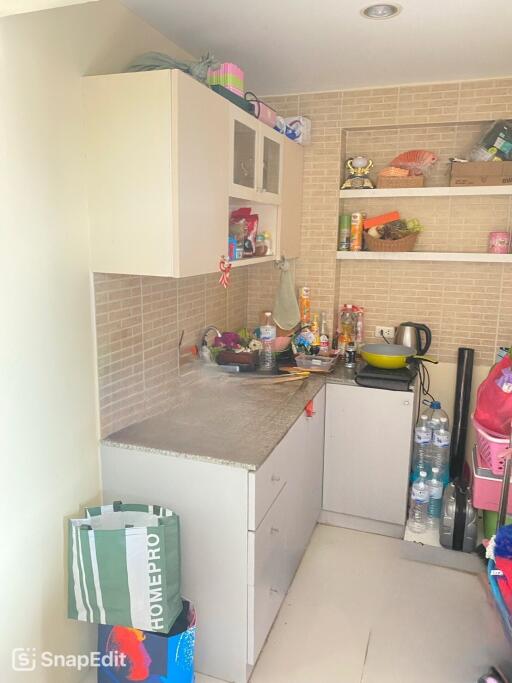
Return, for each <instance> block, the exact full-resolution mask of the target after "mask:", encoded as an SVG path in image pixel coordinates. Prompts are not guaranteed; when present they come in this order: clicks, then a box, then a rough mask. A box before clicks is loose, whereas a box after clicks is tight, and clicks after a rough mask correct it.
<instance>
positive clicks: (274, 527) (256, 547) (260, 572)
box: [247, 486, 291, 664]
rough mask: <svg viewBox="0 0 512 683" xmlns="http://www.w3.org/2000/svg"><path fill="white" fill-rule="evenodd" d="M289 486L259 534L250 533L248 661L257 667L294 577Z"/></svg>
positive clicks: (276, 502)
mask: <svg viewBox="0 0 512 683" xmlns="http://www.w3.org/2000/svg"><path fill="white" fill-rule="evenodd" d="M286 494H287V487H286V486H285V487H284V488H283V490H282V491H281V493H280V494H279V496H278V498H277V500H276V501H275V502H274V504H273V505H272V507H271V508H270V510H269V511H268V513H267V515H266V517H265V519H264V520H263V521H262V523H261V524H260V526H259V527H258V529H257V531H249V532H248V576H247V582H248V584H249V589H248V648H247V649H248V661H249V664H255V662H256V659H257V658H258V655H259V653H260V650H261V648H262V647H263V644H264V642H265V640H266V638H267V635H268V633H269V631H270V628H271V626H272V624H273V622H274V619H275V618H276V615H277V612H278V610H279V607H280V606H281V603H282V601H283V599H284V596H285V595H286V591H287V590H288V586H289V583H290V579H291V576H290V574H289V571H288V564H289V563H288V562H287V553H288V547H287V528H286V524H287V513H288V501H287V495H286Z"/></svg>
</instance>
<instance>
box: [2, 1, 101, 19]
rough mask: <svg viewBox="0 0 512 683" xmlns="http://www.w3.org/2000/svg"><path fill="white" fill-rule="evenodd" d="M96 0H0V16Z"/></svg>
mask: <svg viewBox="0 0 512 683" xmlns="http://www.w3.org/2000/svg"><path fill="white" fill-rule="evenodd" d="M87 2H97V0H0V18H1V17H7V16H9V15H10V14H24V13H26V12H40V11H41V10H45V9H54V8H55V7H65V6H66V5H81V4H83V3H87Z"/></svg>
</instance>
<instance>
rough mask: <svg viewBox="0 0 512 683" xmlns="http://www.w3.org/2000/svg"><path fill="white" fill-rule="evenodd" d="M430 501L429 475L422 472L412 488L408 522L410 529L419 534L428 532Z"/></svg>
mask: <svg viewBox="0 0 512 683" xmlns="http://www.w3.org/2000/svg"><path fill="white" fill-rule="evenodd" d="M428 500H429V496H428V485H427V473H426V472H425V470H421V472H420V476H419V478H418V479H417V480H416V481H415V482H414V483H413V485H412V486H411V501H410V505H409V521H408V522H407V525H408V527H409V529H410V530H411V531H414V532H415V533H417V534H421V533H423V532H424V531H426V530H427V520H428Z"/></svg>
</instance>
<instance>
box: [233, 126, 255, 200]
mask: <svg viewBox="0 0 512 683" xmlns="http://www.w3.org/2000/svg"><path fill="white" fill-rule="evenodd" d="M233 145H234V147H233V183H235V185H242V186H243V187H248V188H251V189H254V188H255V187H256V129H255V128H250V127H249V126H247V125H245V123H242V122H241V121H238V120H236V119H235V121H234V143H233Z"/></svg>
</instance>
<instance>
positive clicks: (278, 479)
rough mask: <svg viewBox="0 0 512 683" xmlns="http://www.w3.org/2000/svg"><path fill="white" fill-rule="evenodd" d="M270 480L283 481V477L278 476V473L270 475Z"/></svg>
mask: <svg viewBox="0 0 512 683" xmlns="http://www.w3.org/2000/svg"><path fill="white" fill-rule="evenodd" d="M270 481H281V477H280V476H278V475H277V474H273V475H272V476H271V477H270Z"/></svg>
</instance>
